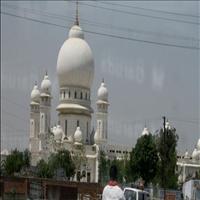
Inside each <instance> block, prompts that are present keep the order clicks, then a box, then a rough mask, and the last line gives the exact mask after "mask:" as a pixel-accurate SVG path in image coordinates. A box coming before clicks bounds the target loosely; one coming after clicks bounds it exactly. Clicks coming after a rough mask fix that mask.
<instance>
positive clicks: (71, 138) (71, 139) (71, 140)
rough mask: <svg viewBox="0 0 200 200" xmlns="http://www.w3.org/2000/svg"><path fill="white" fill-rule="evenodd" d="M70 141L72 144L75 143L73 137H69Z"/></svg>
mask: <svg viewBox="0 0 200 200" xmlns="http://www.w3.org/2000/svg"><path fill="white" fill-rule="evenodd" d="M68 141H69V142H70V143H73V137H72V136H71V135H70V136H69V137H68Z"/></svg>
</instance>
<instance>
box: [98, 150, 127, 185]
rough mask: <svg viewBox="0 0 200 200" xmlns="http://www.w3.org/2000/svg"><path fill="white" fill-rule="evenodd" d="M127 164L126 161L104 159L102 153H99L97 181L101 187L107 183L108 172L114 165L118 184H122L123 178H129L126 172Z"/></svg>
mask: <svg viewBox="0 0 200 200" xmlns="http://www.w3.org/2000/svg"><path fill="white" fill-rule="evenodd" d="M128 164H129V162H128V160H127V159H124V160H116V159H114V160H109V159H107V158H106V156H105V153H104V152H103V151H101V152H100V161H99V179H100V180H99V181H100V182H101V184H102V185H105V184H106V183H107V182H108V181H109V170H110V167H111V165H116V167H117V169H118V181H119V182H120V183H122V182H124V180H125V177H128V176H129V171H128V170H127V166H128Z"/></svg>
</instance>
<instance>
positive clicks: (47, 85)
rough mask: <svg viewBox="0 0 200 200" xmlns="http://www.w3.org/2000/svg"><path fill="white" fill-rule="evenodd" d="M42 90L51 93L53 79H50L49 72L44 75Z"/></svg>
mask: <svg viewBox="0 0 200 200" xmlns="http://www.w3.org/2000/svg"><path fill="white" fill-rule="evenodd" d="M41 92H42V93H47V94H50V93H51V81H50V80H49V77H48V75H47V74H46V75H45V76H44V79H43V81H42V83H41Z"/></svg>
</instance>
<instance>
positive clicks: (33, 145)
mask: <svg viewBox="0 0 200 200" xmlns="http://www.w3.org/2000/svg"><path fill="white" fill-rule="evenodd" d="M39 127H40V91H39V89H38V86H37V84H36V83H35V85H34V87H33V90H32V92H31V103H30V137H29V150H30V152H31V160H32V164H33V165H35V164H36V163H37V159H38V149H39Z"/></svg>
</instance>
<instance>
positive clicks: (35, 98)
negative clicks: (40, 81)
mask: <svg viewBox="0 0 200 200" xmlns="http://www.w3.org/2000/svg"><path fill="white" fill-rule="evenodd" d="M31 101H35V102H38V103H39V102H40V91H39V89H38V86H37V85H36V84H35V85H34V87H33V90H32V92H31Z"/></svg>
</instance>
